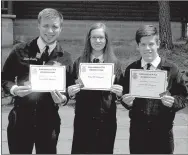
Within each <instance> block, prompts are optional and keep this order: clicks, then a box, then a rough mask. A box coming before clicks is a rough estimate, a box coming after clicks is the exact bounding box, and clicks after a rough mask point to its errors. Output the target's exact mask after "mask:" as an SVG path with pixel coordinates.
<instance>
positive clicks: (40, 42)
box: [37, 37, 57, 55]
mask: <svg viewBox="0 0 188 155" xmlns="http://www.w3.org/2000/svg"><path fill="white" fill-rule="evenodd" d="M56 44H57V42H56V41H55V42H54V43H53V44H51V45H48V46H49V50H48V53H49V55H50V54H51V52H52V51H53V50H54V48H55V47H56ZM37 45H38V47H39V50H40V53H41V54H42V53H43V52H44V51H45V49H46V44H45V43H44V41H43V40H42V39H41V37H39V38H38V39H37Z"/></svg>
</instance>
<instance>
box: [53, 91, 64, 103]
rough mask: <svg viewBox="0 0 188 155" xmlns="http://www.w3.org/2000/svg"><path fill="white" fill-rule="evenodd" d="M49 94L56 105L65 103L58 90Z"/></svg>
mask: <svg viewBox="0 0 188 155" xmlns="http://www.w3.org/2000/svg"><path fill="white" fill-rule="evenodd" d="M50 93H51V95H52V99H53V100H54V102H55V103H57V104H61V103H65V102H66V101H67V97H66V96H65V95H63V94H61V93H60V92H59V91H58V90H55V91H52V92H50Z"/></svg>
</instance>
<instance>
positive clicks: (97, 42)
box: [90, 28, 106, 51]
mask: <svg viewBox="0 0 188 155" xmlns="http://www.w3.org/2000/svg"><path fill="white" fill-rule="evenodd" d="M90 42H91V47H92V48H93V50H94V51H101V50H103V49H104V47H105V45H106V38H105V33H104V30H103V29H102V28H99V29H94V30H92V31H91V37H90Z"/></svg>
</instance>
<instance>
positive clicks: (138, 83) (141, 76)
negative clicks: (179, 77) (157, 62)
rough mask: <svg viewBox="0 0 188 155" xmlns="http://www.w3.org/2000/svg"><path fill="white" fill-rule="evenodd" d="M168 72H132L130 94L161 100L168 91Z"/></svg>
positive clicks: (138, 70)
mask: <svg viewBox="0 0 188 155" xmlns="http://www.w3.org/2000/svg"><path fill="white" fill-rule="evenodd" d="M166 84H167V72H166V71H162V70H141V69H131V70H130V94H131V95H132V96H134V97H140V98H153V99H160V94H161V93H163V92H165V91H166Z"/></svg>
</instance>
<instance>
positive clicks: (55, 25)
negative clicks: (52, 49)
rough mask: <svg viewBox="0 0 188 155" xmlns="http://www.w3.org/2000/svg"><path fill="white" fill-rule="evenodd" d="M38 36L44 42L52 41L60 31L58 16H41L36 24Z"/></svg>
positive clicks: (50, 42) (49, 42)
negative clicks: (50, 17)
mask: <svg viewBox="0 0 188 155" xmlns="http://www.w3.org/2000/svg"><path fill="white" fill-rule="evenodd" d="M38 28H39V31H40V36H41V38H42V40H43V41H44V42H45V43H46V44H48V45H49V44H52V43H54V42H55V41H56V40H57V38H58V37H59V35H60V33H61V29H62V28H61V23H60V19H59V18H52V19H49V18H43V17H42V18H41V21H40V23H39V24H38Z"/></svg>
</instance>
